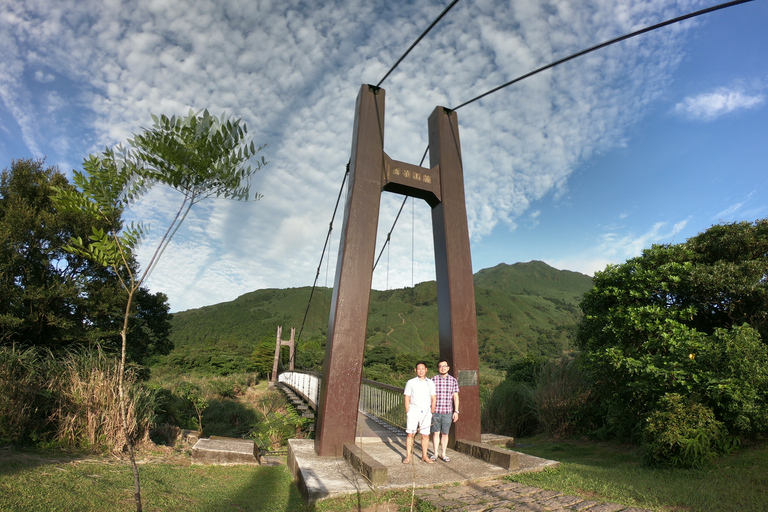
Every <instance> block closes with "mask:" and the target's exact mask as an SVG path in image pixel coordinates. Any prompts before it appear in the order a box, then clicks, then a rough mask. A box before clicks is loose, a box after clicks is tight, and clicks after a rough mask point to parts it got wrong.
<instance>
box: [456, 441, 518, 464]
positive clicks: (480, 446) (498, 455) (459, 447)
mask: <svg viewBox="0 0 768 512" xmlns="http://www.w3.org/2000/svg"><path fill="white" fill-rule="evenodd" d="M454 448H455V450H456V451H457V452H460V453H466V454H467V455H471V456H472V457H475V458H477V459H480V460H484V461H485V462H490V463H491V464H493V465H495V466H499V467H501V468H504V469H510V470H512V469H517V468H519V467H520V454H519V453H517V452H513V451H511V450H505V449H504V448H497V447H496V446H493V445H490V444H485V443H474V442H472V441H464V440H462V439H457V440H456V446H455V447H454Z"/></svg>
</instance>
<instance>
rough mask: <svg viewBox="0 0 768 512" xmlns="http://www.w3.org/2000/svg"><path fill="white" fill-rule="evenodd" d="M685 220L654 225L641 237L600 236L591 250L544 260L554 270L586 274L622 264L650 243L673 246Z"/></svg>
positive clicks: (628, 234) (624, 234)
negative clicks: (610, 265) (611, 265)
mask: <svg viewBox="0 0 768 512" xmlns="http://www.w3.org/2000/svg"><path fill="white" fill-rule="evenodd" d="M688 222H689V220H683V221H679V222H676V223H674V224H672V225H671V226H670V225H669V223H667V222H657V223H655V224H654V225H653V226H651V227H650V228H648V230H647V231H645V232H644V233H641V234H637V233H634V232H632V231H625V232H619V231H618V230H616V231H611V232H608V233H604V234H602V235H601V236H600V237H599V238H598V239H597V240H596V243H595V245H594V247H593V248H590V249H588V250H586V251H583V252H580V253H576V254H573V255H569V257H567V258H561V259H549V260H547V259H545V261H547V263H549V264H550V265H552V266H553V267H555V268H563V269H569V270H573V271H576V272H581V273H583V274H587V275H590V276H592V275H594V274H595V272H596V271H600V270H604V269H605V267H606V265H608V264H619V263H624V262H625V261H627V260H628V259H631V258H634V257H636V256H640V255H641V254H642V252H643V250H644V249H647V248H649V247H650V246H651V245H653V244H662V243H675V242H682V241H683V240H677V241H676V240H675V238H676V236H677V235H678V234H679V233H680V232H681V231H683V230H684V229H685V227H686V225H687V224H688Z"/></svg>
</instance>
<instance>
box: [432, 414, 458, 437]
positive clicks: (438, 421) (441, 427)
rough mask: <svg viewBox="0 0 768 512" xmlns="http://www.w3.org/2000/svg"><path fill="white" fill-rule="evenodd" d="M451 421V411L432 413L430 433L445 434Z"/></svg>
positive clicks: (449, 427) (448, 430)
mask: <svg viewBox="0 0 768 512" xmlns="http://www.w3.org/2000/svg"><path fill="white" fill-rule="evenodd" d="M451 423H453V413H441V414H437V413H435V414H433V415H432V433H433V434H434V433H435V432H440V433H442V434H446V435H447V434H448V432H450V431H451Z"/></svg>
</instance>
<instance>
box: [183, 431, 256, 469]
mask: <svg viewBox="0 0 768 512" xmlns="http://www.w3.org/2000/svg"><path fill="white" fill-rule="evenodd" d="M192 464H261V457H260V455H259V449H258V447H257V446H256V443H254V442H253V441H249V440H247V439H235V438H231V437H218V436H212V437H211V438H210V439H200V440H199V441H197V443H195V446H193V447H192Z"/></svg>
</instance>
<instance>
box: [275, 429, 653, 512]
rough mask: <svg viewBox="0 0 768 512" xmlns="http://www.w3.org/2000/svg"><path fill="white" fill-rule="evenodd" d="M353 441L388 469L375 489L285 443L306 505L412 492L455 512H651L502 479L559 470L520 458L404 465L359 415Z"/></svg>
mask: <svg viewBox="0 0 768 512" xmlns="http://www.w3.org/2000/svg"><path fill="white" fill-rule="evenodd" d="M417 437H418V436H417ZM355 441H356V443H355V444H356V445H357V447H358V448H359V449H360V450H361V451H362V452H364V453H365V454H367V455H369V456H371V457H373V458H374V459H376V461H378V462H379V463H381V464H384V465H385V466H386V467H387V483H386V484H385V485H382V486H380V487H378V488H375V489H374V488H373V487H372V486H371V485H369V483H368V482H367V481H366V480H365V478H364V477H363V476H362V475H360V473H358V472H357V471H355V470H353V469H352V467H351V466H350V465H349V464H348V463H347V462H346V461H345V460H344V459H341V458H332V457H318V456H317V454H316V453H315V449H314V441H312V440H307V439H291V440H290V441H289V443H290V450H291V452H292V453H293V464H294V465H295V467H292V468H291V470H292V471H301V474H302V480H303V482H302V483H299V482H297V483H299V485H300V486H304V487H305V488H304V489H302V493H303V494H304V495H305V496H306V497H307V498H308V500H309V501H311V502H314V501H318V500H322V499H324V498H329V497H334V496H339V495H342V494H355V493H362V492H371V491H375V492H379V491H386V490H391V489H403V488H406V489H407V488H413V489H415V493H416V495H417V496H418V497H419V498H421V499H423V500H425V501H428V502H430V503H432V504H433V505H435V507H437V508H438V510H451V511H456V512H486V511H487V512H491V511H493V512H506V511H511V510H514V511H539V512H545V511H558V512H560V511H577V510H578V511H583V512H619V511H623V512H650V511H641V509H637V508H631V507H630V508H628V507H625V506H623V505H618V504H616V503H600V502H596V501H592V500H587V499H585V498H582V497H579V496H567V495H563V494H562V493H557V492H552V491H544V490H542V489H538V488H536V487H528V486H525V485H522V484H519V483H515V482H508V481H506V480H501V478H502V477H504V476H507V475H510V474H514V473H522V472H529V471H540V470H542V469H544V468H548V467H557V466H558V465H559V463H558V462H555V461H550V460H546V459H541V458H538V457H533V456H530V455H525V454H521V455H520V468H519V469H516V470H513V471H509V470H505V469H502V468H500V467H498V466H495V465H492V464H489V463H487V462H484V461H482V460H479V459H475V458H474V457H471V456H469V455H465V454H462V453H458V452H455V451H453V450H449V451H448V453H449V456H450V459H451V462H447V463H446V462H443V461H441V460H438V461H437V462H436V463H434V464H427V463H425V462H422V461H421V459H420V458H418V457H413V462H412V463H411V464H403V463H402V460H403V458H404V457H405V437H402V436H400V435H398V434H397V433H395V432H392V431H391V430H389V429H387V428H386V427H384V426H382V425H380V424H379V423H377V422H375V421H374V420H372V419H370V418H368V417H366V416H365V415H363V414H359V415H358V419H357V436H356V439H355ZM420 450H421V448H420V446H419V445H418V444H416V446H415V452H416V453H420ZM430 453H431V452H430ZM289 463H291V461H289Z"/></svg>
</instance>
